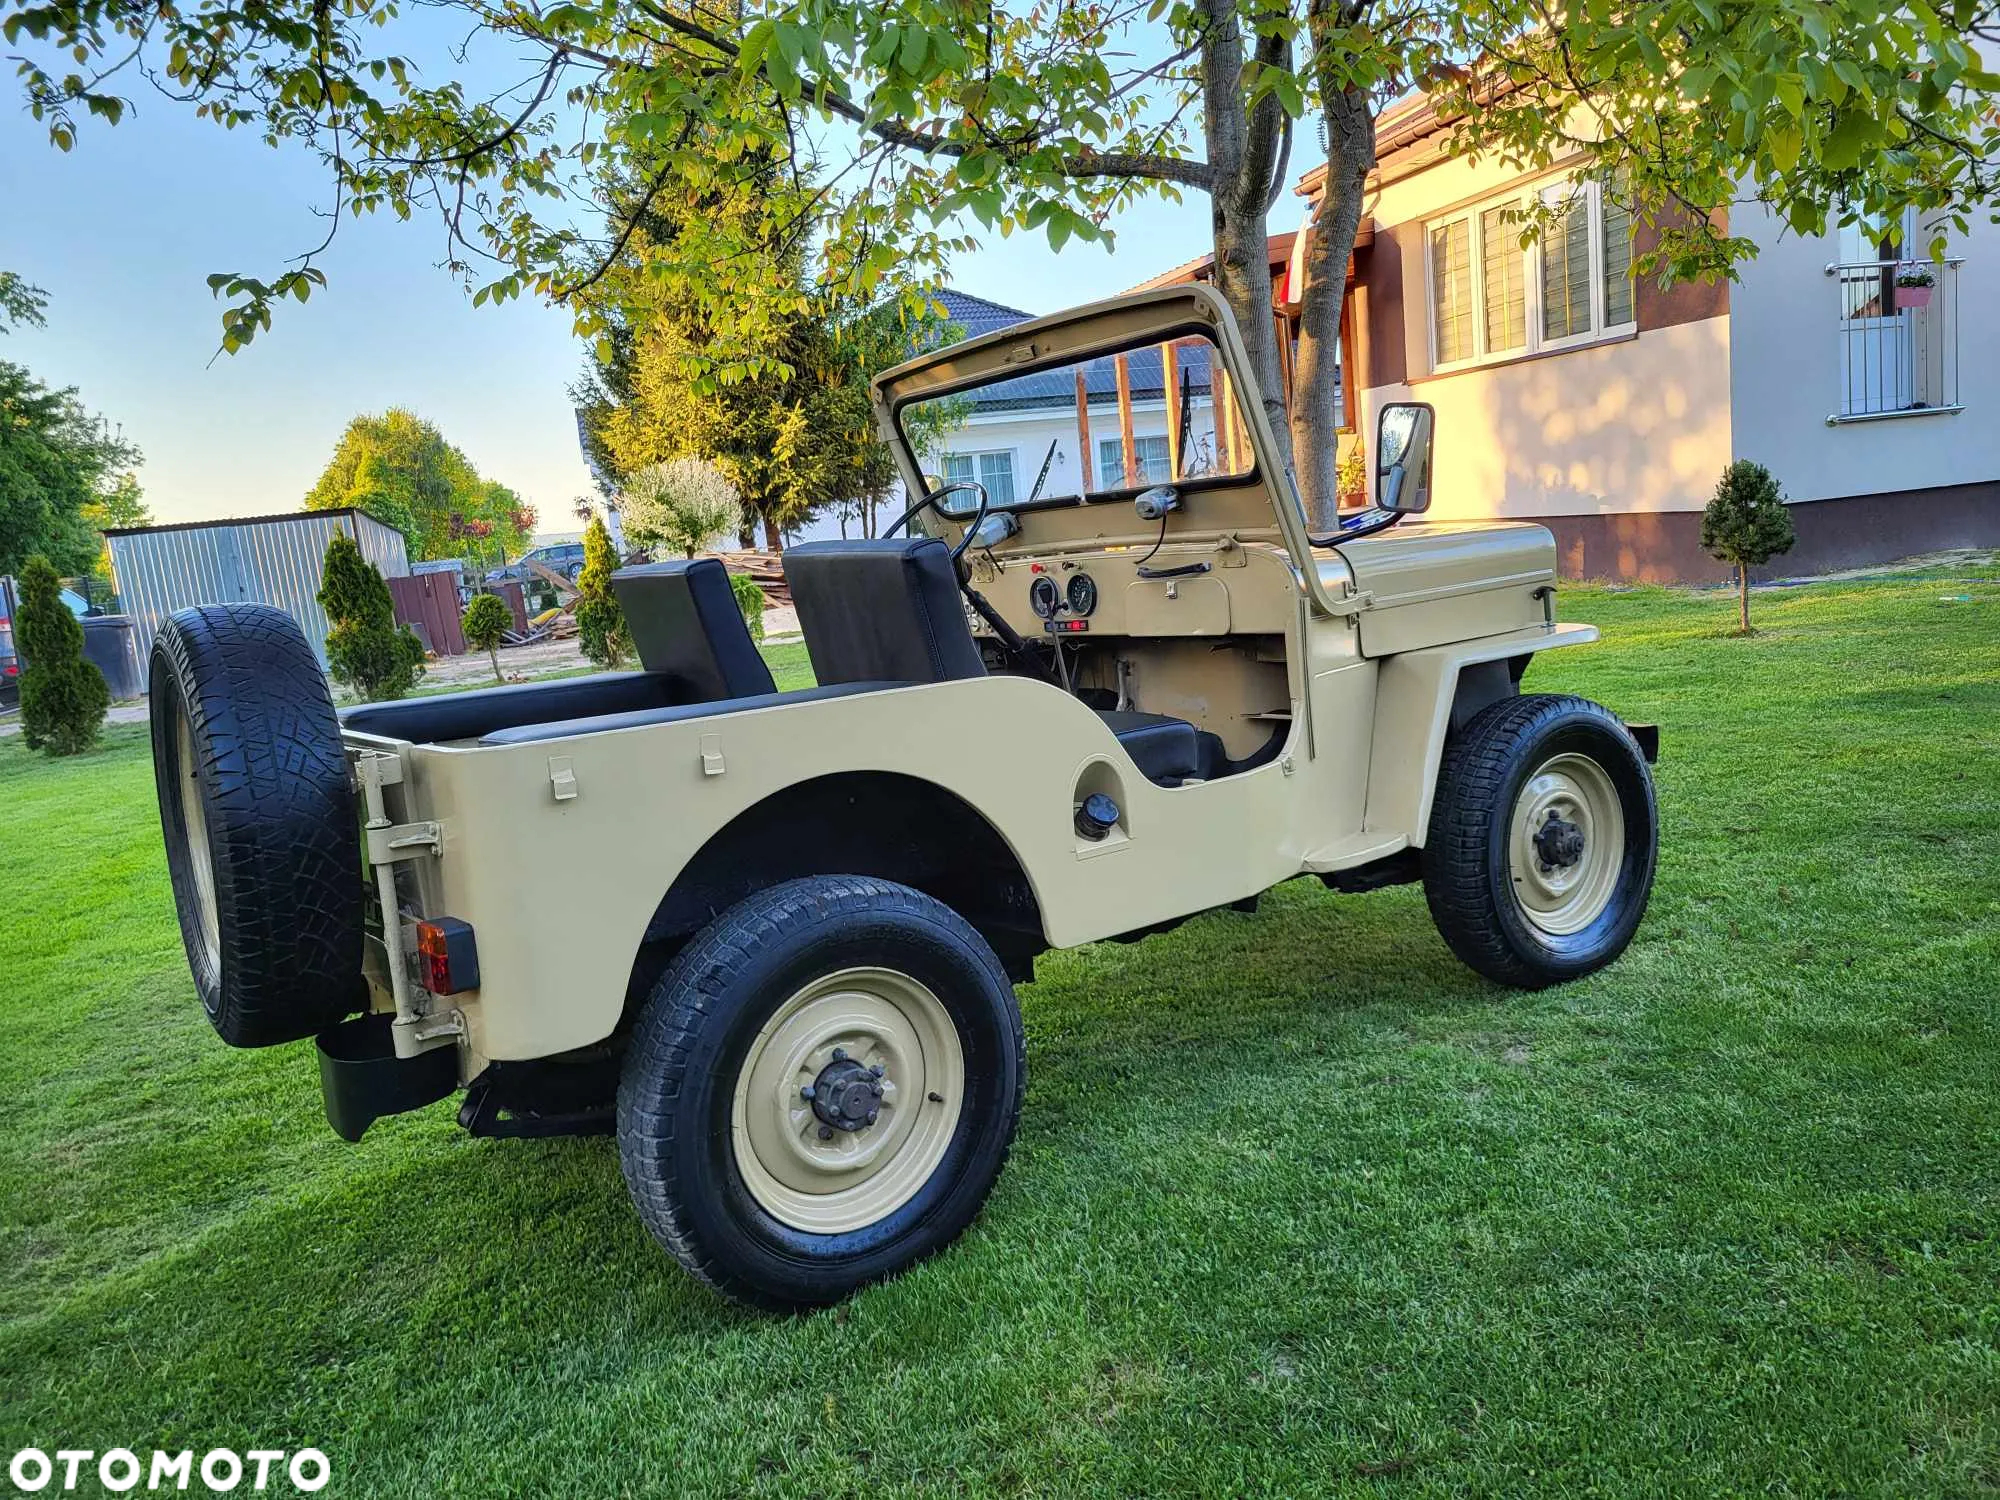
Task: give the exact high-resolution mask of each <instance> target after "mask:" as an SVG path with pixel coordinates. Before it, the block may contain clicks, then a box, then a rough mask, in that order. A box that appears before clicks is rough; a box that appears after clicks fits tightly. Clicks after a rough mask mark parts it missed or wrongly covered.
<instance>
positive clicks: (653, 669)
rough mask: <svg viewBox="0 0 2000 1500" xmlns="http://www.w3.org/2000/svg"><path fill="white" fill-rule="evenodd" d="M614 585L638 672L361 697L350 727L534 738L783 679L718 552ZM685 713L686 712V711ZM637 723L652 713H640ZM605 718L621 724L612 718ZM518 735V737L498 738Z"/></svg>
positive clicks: (638, 572)
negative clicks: (392, 699)
mask: <svg viewBox="0 0 2000 1500" xmlns="http://www.w3.org/2000/svg"><path fill="white" fill-rule="evenodd" d="M611 587H612V589H613V590H614V591H615V592H616V593H617V595H618V603H619V605H620V606H621V607H622V608H623V610H624V612H625V623H626V628H627V629H628V630H630V631H631V634H632V644H633V647H634V649H635V650H636V651H637V652H638V656H639V664H640V666H642V667H643V668H644V669H645V670H644V671H640V672H605V673H598V674H595V675H593V676H589V677H573V678H564V679H559V680H558V681H555V682H524V683H515V684H511V685H509V686H507V687H492V688H482V689H479V690H478V691H476V692H470V693H447V694H441V695H440V696H438V697H434V698H405V699H403V700H401V701H400V702H396V703H364V704H361V705H359V706H358V707H355V708H349V709H345V710H343V711H342V712H341V715H340V722H341V724H342V726H343V727H345V728H348V729H352V730H355V731H357V732H358V733H361V734H379V735H383V736H386V737H388V738H390V739H398V740H408V741H411V742H412V743H415V744H434V743H437V742H439V741H442V740H470V739H479V740H481V741H482V742H484V741H485V740H486V739H487V737H488V736H492V735H496V734H503V733H511V732H515V731H522V730H526V731H538V730H546V731H549V732H547V733H528V734H526V735H524V736H522V737H524V738H528V739H548V738H552V737H554V735H555V734H556V733H566V734H582V733H585V732H587V731H586V730H584V729H577V728H568V729H560V730H558V729H557V728H556V726H560V725H576V724H586V723H591V722H593V721H595V720H598V719H617V720H620V721H623V720H627V719H630V718H631V717H632V716H633V715H646V714H658V713H671V712H674V711H675V710H679V709H687V710H689V711H690V713H693V712H699V711H705V712H711V713H712V712H715V711H716V710H714V709H713V708H704V707H703V706H704V705H709V704H715V703H720V702H723V701H727V700H749V699H754V698H760V697H771V696H773V695H775V694H776V693H777V690H778V688H777V684H776V683H775V682H773V681H772V680H771V669H770V668H769V667H768V666H766V665H765V664H764V658H763V657H762V656H761V655H759V654H758V651H757V646H756V643H755V642H753V641H752V640H751V639H750V631H749V629H748V628H747V627H746V626H745V625H744V623H743V614H742V611H741V610H739V609H738V608H737V606H736V596H735V594H734V592H733V591H732V590H731V589H730V587H729V575H728V573H726V572H725V571H724V570H723V567H722V564H721V563H719V562H717V561H716V560H715V559H714V558H710V557H704V558H698V559H696V560H695V561H693V562H667V563H647V564H644V565H642V566H639V567H632V568H621V569H620V570H619V571H618V572H616V573H614V574H612V575H611ZM687 716H688V715H687V714H683V715H680V717H687ZM638 722H652V721H650V720H645V719H643V718H642V719H640V720H639V721H638ZM604 727H622V724H621V725H610V726H604ZM492 743H496V744H511V743H514V741H512V740H494V741H492Z"/></svg>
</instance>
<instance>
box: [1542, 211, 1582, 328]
mask: <svg viewBox="0 0 2000 1500" xmlns="http://www.w3.org/2000/svg"><path fill="white" fill-rule="evenodd" d="M1589 331H1590V215H1589V214H1588V213H1586V212H1585V211H1584V200H1583V196H1582V195H1581V194H1578V195H1577V196H1576V197H1573V198H1571V199H1570V200H1569V204H1568V206H1567V207H1566V208H1565V209H1564V211H1563V216H1562V217H1561V218H1560V219H1558V220H1557V221H1556V222H1555V224H1554V225H1552V226H1551V227H1550V228H1549V230H1548V231H1547V232H1546V233H1545V234H1543V236H1542V337H1543V338H1545V339H1566V338H1571V337H1574V336H1575V335H1576V334H1579V333H1588V332H1589Z"/></svg>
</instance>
